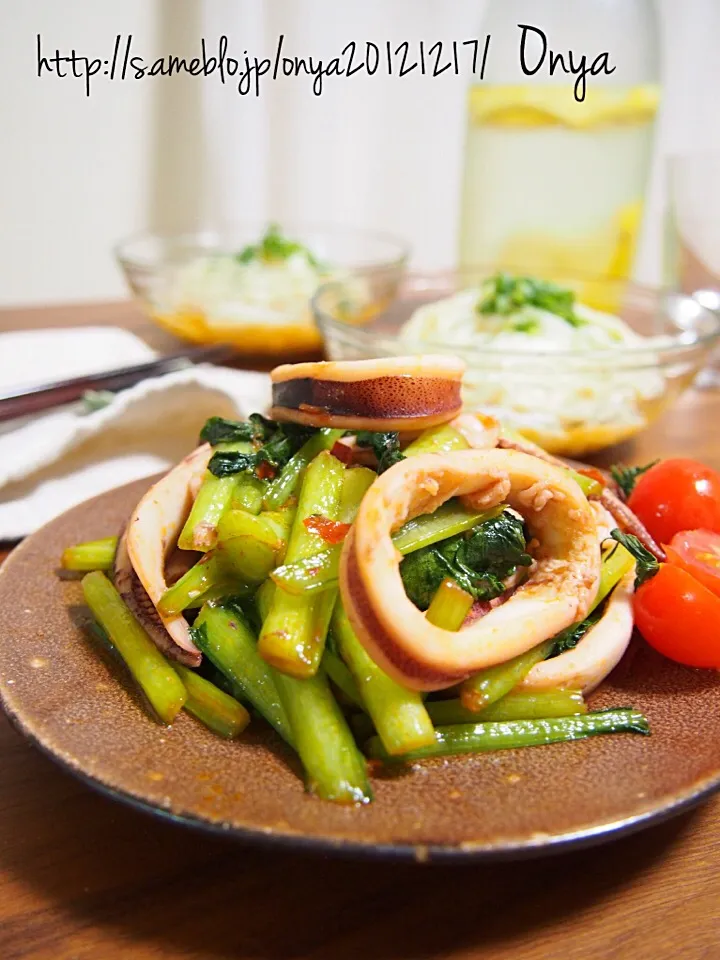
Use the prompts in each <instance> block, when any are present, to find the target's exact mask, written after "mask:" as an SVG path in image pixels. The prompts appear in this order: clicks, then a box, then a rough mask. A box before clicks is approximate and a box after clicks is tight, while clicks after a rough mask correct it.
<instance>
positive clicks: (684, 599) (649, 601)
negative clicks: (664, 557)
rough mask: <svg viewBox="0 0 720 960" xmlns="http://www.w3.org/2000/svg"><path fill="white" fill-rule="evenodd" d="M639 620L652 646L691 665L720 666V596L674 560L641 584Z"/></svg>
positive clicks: (635, 603) (636, 606)
mask: <svg viewBox="0 0 720 960" xmlns="http://www.w3.org/2000/svg"><path fill="white" fill-rule="evenodd" d="M633 615H634V617H635V624H636V626H637V628H638V630H639V631H640V633H641V634H642V635H643V637H645V639H646V640H647V642H648V643H649V644H650V646H651V647H654V648H655V649H656V650H657V651H658V652H659V653H662V654H663V655H664V656H666V657H669V658H670V659H671V660H676V661H677V662H678V663H684V664H685V665H686V666H689V667H715V668H720V597H716V596H715V594H714V593H711V592H710V591H709V590H708V589H707V587H704V586H703V585H702V583H700V582H699V581H698V580H696V579H695V578H694V577H693V576H691V575H690V574H689V573H688V572H687V570H683V569H682V567H677V566H675V565H674V564H672V563H663V564H661V565H660V570H659V571H658V572H657V573H656V574H655V576H654V577H651V578H650V579H649V580H646V581H645V583H644V584H643V585H642V586H641V587H638V589H637V591H636V593H635V596H634V599H633Z"/></svg>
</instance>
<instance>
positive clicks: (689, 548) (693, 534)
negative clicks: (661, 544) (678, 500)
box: [665, 530, 720, 627]
mask: <svg viewBox="0 0 720 960" xmlns="http://www.w3.org/2000/svg"><path fill="white" fill-rule="evenodd" d="M665 552H666V553H667V558H668V562H669V563H674V564H675V566H677V567H682V568H683V570H687V572H688V573H689V574H691V576H693V577H695V579H696V580H699V581H700V583H702V584H703V586H705V587H707V588H708V590H712V592H713V593H714V594H716V596H719V597H720V533H713V532H712V530H686V531H685V532H684V533H676V534H675V536H674V537H673V538H672V541H671V542H670V544H669V545H666V546H665ZM719 627H720V625H719Z"/></svg>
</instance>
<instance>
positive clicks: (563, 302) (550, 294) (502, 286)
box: [476, 273, 585, 333]
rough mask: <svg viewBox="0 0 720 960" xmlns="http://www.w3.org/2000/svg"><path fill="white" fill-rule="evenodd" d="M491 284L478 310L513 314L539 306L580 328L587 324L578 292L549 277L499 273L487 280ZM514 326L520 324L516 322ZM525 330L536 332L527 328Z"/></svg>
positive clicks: (503, 314)
mask: <svg viewBox="0 0 720 960" xmlns="http://www.w3.org/2000/svg"><path fill="white" fill-rule="evenodd" d="M487 287H488V290H487V292H486V293H485V294H484V296H482V297H481V299H480V300H479V301H478V304H477V307H476V309H477V311H478V313H486V314H496V315H498V316H510V315H511V314H513V313H517V312H518V311H519V310H521V309H522V308H523V307H537V308H538V309H540V310H547V311H548V313H554V314H555V316H557V317H561V318H562V319H563V320H565V321H566V322H567V323H569V324H570V325H571V326H573V327H580V326H582V325H583V324H584V323H585V321H584V320H583V319H582V317H579V316H578V315H577V313H575V301H576V298H575V294H574V293H573V291H572V290H570V289H568V288H567V287H560V286H558V285H557V284H555V283H550V282H549V281H547V280H536V279H535V278H534V277H515V276H512V274H509V273H497V274H495V276H494V277H491V278H490V280H488V281H487ZM521 322H522V321H521ZM529 322H532V321H529ZM536 323H537V321H536ZM514 329H516V330H517V329H519V327H518V326H517V325H516V326H515V327H514ZM524 332H526V333H532V332H535V331H534V330H533V329H526V330H525V331H524Z"/></svg>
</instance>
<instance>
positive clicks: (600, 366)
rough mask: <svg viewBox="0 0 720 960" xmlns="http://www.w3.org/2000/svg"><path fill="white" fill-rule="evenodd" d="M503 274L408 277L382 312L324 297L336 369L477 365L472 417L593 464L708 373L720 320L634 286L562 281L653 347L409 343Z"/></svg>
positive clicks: (317, 307)
mask: <svg viewBox="0 0 720 960" xmlns="http://www.w3.org/2000/svg"><path fill="white" fill-rule="evenodd" d="M496 272H497V271H496V270H495V269H493V270H481V269H476V270H472V271H453V272H443V273H417V274H412V275H407V276H406V277H405V278H404V279H403V281H402V283H401V284H400V285H399V287H398V289H397V291H396V296H395V298H394V299H393V301H392V302H391V303H389V304H387V305H386V307H385V308H384V309H382V310H381V311H379V312H375V313H371V312H370V311H368V310H367V308H366V304H365V302H364V300H363V297H365V298H367V300H368V302H371V303H372V302H377V297H376V295H375V294H374V292H373V290H372V289H371V287H372V284H370V287H369V288H368V289H367V290H366V291H364V294H363V297H361V298H358V296H357V291H356V290H355V291H352V290H349V289H348V286H347V285H346V284H344V283H332V284H327V285H325V286H323V287H322V288H321V289H320V290H319V291H318V292H317V294H316V295H315V297H314V299H313V303H312V308H313V314H314V317H315V321H316V323H317V325H318V328H319V330H320V332H321V333H322V336H323V340H324V343H325V350H326V354H327V356H328V358H329V359H331V360H355V359H363V358H373V357H383V356H399V355H403V354H413V353H449V354H453V355H456V356H460V357H461V358H462V359H463V360H465V362H466V363H467V371H466V374H465V380H464V388H463V389H464V400H465V404H466V406H468V407H470V408H473V409H480V410H482V411H484V412H487V413H489V414H491V415H494V416H496V417H498V418H499V419H501V420H502V421H503V422H504V423H505V424H506V425H507V426H509V427H512V428H514V429H516V430H518V431H520V432H521V433H523V434H524V435H525V436H527V437H529V438H530V439H532V440H534V441H535V442H536V443H540V444H541V445H542V446H543V447H545V448H546V449H547V450H549V451H550V452H552V453H556V454H560V455H565V456H575V457H578V456H582V455H584V454H588V453H592V452H594V451H598V450H601V449H603V448H605V447H608V446H611V445H613V444H616V443H619V442H621V441H623V440H626V439H628V438H629V437H632V436H633V435H635V434H637V433H639V432H640V431H641V430H643V429H645V427H647V426H648V425H649V424H650V423H652V422H653V421H654V420H656V419H657V417H659V416H660V414H661V413H662V412H663V411H665V410H666V409H667V408H668V407H670V406H671V405H672V404H673V403H674V402H675V401H676V400H677V398H678V397H679V396H680V394H681V393H682V392H683V391H684V390H685V389H686V388H687V387H688V386H689V385H690V384H691V383H692V382H693V380H694V379H695V377H696V375H697V374H698V372H699V371H700V369H701V368H702V367H703V366H704V365H705V364H706V363H707V362H708V360H709V357H710V354H711V351H712V348H713V346H714V345H715V344H716V343H717V341H718V337H719V336H720V317H719V316H718V315H717V314H715V313H713V312H712V311H710V310H708V309H707V308H705V307H703V306H702V305H701V304H700V303H699V302H697V301H696V300H694V299H693V298H692V297H690V296H687V295H685V294H682V293H677V292H674V291H669V290H664V289H659V288H651V287H646V286H640V285H638V284H634V283H632V282H629V281H627V280H618V279H609V278H608V279H599V278H593V279H589V278H577V277H576V278H572V279H568V278H563V277H553V278H552V279H553V280H554V281H555V282H556V283H559V284H561V285H563V286H567V287H571V288H572V289H573V290H574V291H575V292H576V294H577V298H578V301H579V302H580V303H582V304H585V305H587V306H589V307H593V308H595V309H598V310H604V311H607V312H609V313H613V314H615V315H616V316H618V317H620V318H621V319H622V320H623V321H624V322H625V323H626V324H627V325H628V326H629V327H630V328H631V329H632V330H633V331H635V332H636V333H637V334H640V335H641V336H643V337H652V338H653V339H652V340H651V341H648V342H647V343H643V342H639V343H637V344H635V343H634V344H632V345H629V344H625V343H620V344H618V346H617V347H615V346H613V347H611V348H600V349H598V348H592V349H581V350H572V351H571V350H555V349H553V350H548V351H543V352H540V351H538V350H537V349H533V350H532V352H529V351H527V350H522V351H519V350H515V349H513V350H511V349H508V348H507V347H505V348H504V349H500V348H493V346H492V345H491V344H487V345H486V344H484V343H483V344H482V345H481V346H480V345H478V343H477V342H476V343H473V342H449V340H450V338H449V337H447V338H443V340H442V342H438V340H429V339H427V340H426V339H422V340H420V339H415V338H410V337H409V336H408V335H407V333H406V334H404V335H403V333H402V328H403V326H404V324H405V323H406V322H407V321H408V320H409V319H410V318H411V317H412V316H413V314H414V313H415V311H416V310H417V309H418V308H419V307H422V306H424V305H426V304H430V303H433V302H435V301H437V300H440V299H442V298H444V297H449V296H451V295H453V294H455V293H458V292H460V291H462V290H466V289H469V288H473V287H475V286H477V285H478V284H479V283H480V282H482V280H483V279H487V278H488V277H490V276H492V275H493V274H495V273H496Z"/></svg>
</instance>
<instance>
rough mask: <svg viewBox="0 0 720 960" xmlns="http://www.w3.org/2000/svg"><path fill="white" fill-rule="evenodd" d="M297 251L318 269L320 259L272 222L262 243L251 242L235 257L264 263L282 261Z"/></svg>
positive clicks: (245, 260)
mask: <svg viewBox="0 0 720 960" xmlns="http://www.w3.org/2000/svg"><path fill="white" fill-rule="evenodd" d="M296 253H299V254H302V256H304V257H305V259H306V260H307V262H308V263H309V264H310V266H312V267H315V268H316V269H317V268H319V267H320V264H319V262H318V260H317V259H316V258H315V257H314V256H313V254H312V253H311V252H310V250H308V248H307V247H305V246H303V244H301V243H298V242H297V241H295V240H289V239H288V238H287V237H284V236H283V235H282V233H281V232H280V228H279V226H278V225H277V224H276V223H272V224H270V226H269V227H268V228H267V230H266V231H265V234H264V236H263V238H262V240H261V241H260V243H251V244H249V245H248V246H247V247H245V248H244V249H243V250H241V251H240V253H238V254H237V255H236V257H235V259H236V260H237V261H238V262H239V263H252V262H253V260H260V261H262V262H263V263H281V262H282V261H283V260H287V259H289V258H290V257H292V256H294V255H295V254H296Z"/></svg>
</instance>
